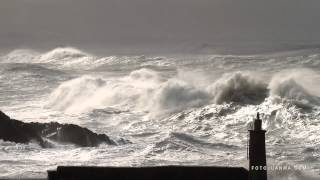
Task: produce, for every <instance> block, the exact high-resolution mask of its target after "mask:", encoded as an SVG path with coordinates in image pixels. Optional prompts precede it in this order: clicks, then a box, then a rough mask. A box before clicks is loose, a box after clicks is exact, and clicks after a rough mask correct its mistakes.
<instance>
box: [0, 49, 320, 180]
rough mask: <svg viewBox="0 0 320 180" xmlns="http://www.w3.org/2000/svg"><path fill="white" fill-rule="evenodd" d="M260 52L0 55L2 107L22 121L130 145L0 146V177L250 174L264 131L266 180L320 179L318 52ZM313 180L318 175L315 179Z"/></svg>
mask: <svg viewBox="0 0 320 180" xmlns="http://www.w3.org/2000/svg"><path fill="white" fill-rule="evenodd" d="M310 52H311V51H307V50H306V51H296V52H286V53H285V54H284V53H281V52H280V53H274V54H261V55H247V56H244V55H243V56H239V55H199V54H197V55H162V56H151V55H148V56H144V55H141V56H106V57H104V56H97V55H93V54H90V53H86V52H84V51H82V50H79V49H77V48H74V47H60V48H56V49H53V50H50V51H48V52H44V53H43V52H37V51H35V50H30V49H29V50H28V49H18V50H14V51H11V52H10V53H8V54H5V55H3V56H2V57H0V94H1V96H0V109H1V110H2V111H4V112H5V113H7V114H8V115H10V116H11V117H12V118H16V119H19V120H23V121H28V122H29V121H38V122H50V121H58V122H61V123H75V124H78V125H81V126H85V127H87V128H90V129H92V130H94V131H96V132H99V133H106V134H107V135H110V136H111V138H113V139H120V138H124V139H127V140H130V141H131V142H132V144H125V145H119V146H108V145H100V146H99V147H97V148H79V147H74V146H68V145H63V144H56V147H54V148H52V149H42V148H40V147H38V146H37V145H35V144H33V143H30V144H26V145H25V144H15V143H10V142H3V141H0V144H1V146H0V159H1V160H0V162H1V163H0V174H1V176H3V177H44V176H45V171H46V170H47V169H50V168H51V169H52V168H54V167H56V166H57V165H101V166H103V165H112V166H150V165H151V166H152V165H168V164H175V165H177V164H178V165H181V164H183V165H219V166H243V167H247V160H246V144H247V142H246V141H247V128H248V127H249V126H250V121H251V120H252V119H253V118H254V117H255V114H256V112H260V113H261V115H262V119H263V120H264V121H263V127H264V128H266V129H267V134H266V137H267V139H266V142H267V159H268V164H269V165H288V166H294V165H301V166H303V167H304V166H306V169H304V170H292V171H285V172H284V171H269V176H270V178H271V179H290V178H291V179H292V178H293V179H313V176H315V177H316V176H317V174H319V173H320V168H319V167H320V161H319V158H320V154H319V152H320V151H319V150H320V146H319V143H320V140H319V135H320V131H319V128H320V119H319V115H320V83H319V82H320V73H319V72H320V71H319V70H320V51H319V52H318V51H312V53H310ZM314 179H316V178H314Z"/></svg>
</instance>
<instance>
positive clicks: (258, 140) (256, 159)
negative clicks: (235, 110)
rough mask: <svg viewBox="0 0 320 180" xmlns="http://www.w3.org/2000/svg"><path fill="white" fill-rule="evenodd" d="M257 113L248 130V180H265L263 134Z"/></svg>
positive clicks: (265, 167)
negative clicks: (251, 126)
mask: <svg viewBox="0 0 320 180" xmlns="http://www.w3.org/2000/svg"><path fill="white" fill-rule="evenodd" d="M261 126H262V120H261V119H260V115H259V113H257V118H256V119H255V120H254V122H253V128H251V129H250V130H249V180H267V161H266V146H265V133H266V131H265V130H263V129H262V127H261Z"/></svg>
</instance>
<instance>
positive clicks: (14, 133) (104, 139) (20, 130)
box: [0, 111, 115, 147]
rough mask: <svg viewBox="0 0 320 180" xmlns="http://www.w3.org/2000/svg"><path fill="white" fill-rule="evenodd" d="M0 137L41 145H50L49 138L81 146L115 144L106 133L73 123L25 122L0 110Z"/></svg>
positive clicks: (5, 139) (6, 139)
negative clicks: (98, 132) (12, 117)
mask: <svg viewBox="0 0 320 180" xmlns="http://www.w3.org/2000/svg"><path fill="white" fill-rule="evenodd" d="M0 139H2V140H4V141H12V142H16V143H29V142H31V141H35V142H37V143H39V144H40V146H42V147H52V144H51V143H50V142H49V140H51V141H55V142H59V143H70V144H74V145H77V146H81V147H94V146H98V145H99V144H101V143H106V144H110V145H114V144H115V142H114V141H112V140H111V139H110V138H109V137H108V136H107V135H105V134H97V133H94V132H92V131H90V130H89V129H87V128H84V127H80V126H78V125H75V124H60V123H57V122H50V123H38V122H31V123H25V122H22V121H18V120H14V119H11V118H10V117H9V116H7V115H6V114H4V113H3V112H1V111H0Z"/></svg>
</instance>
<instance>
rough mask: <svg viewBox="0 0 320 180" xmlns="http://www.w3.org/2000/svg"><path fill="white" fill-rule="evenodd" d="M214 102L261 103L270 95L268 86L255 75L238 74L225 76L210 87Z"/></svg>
mask: <svg viewBox="0 0 320 180" xmlns="http://www.w3.org/2000/svg"><path fill="white" fill-rule="evenodd" d="M208 90H209V92H210V93H211V94H212V95H213V102H214V103H217V104H221V103H224V102H238V103H243V104H256V103H261V102H262V101H263V100H264V99H265V98H266V97H267V94H268V91H267V84H265V83H264V82H263V80H260V79H257V78H256V77H255V75H254V74H249V73H242V72H236V73H233V74H225V75H223V76H222V78H220V79H218V80H217V81H216V82H215V83H214V84H213V85H211V86H209V88H208Z"/></svg>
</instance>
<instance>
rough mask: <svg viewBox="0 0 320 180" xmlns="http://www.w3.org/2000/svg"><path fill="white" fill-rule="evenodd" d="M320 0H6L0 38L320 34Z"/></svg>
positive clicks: (289, 37)
mask: <svg viewBox="0 0 320 180" xmlns="http://www.w3.org/2000/svg"><path fill="white" fill-rule="evenodd" d="M319 19H320V1H319V0H1V1H0V39H1V42H0V46H1V47H6V46H10V47H14V46H21V45H24V46H27V45H29V44H30V45H33V46H42V45H46V44H51V45H56V44H70V45H77V44H84V45H85V44H87V45H106V46H107V45H110V44H118V45H121V44H132V45H134V44H157V43H158V44H161V43H182V44H183V43H190V44H192V43H209V44H210V43H214V42H252V41H261V42H283V41H305V42H316V43H317V42H319V41H320V23H319V22H318V21H319Z"/></svg>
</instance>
